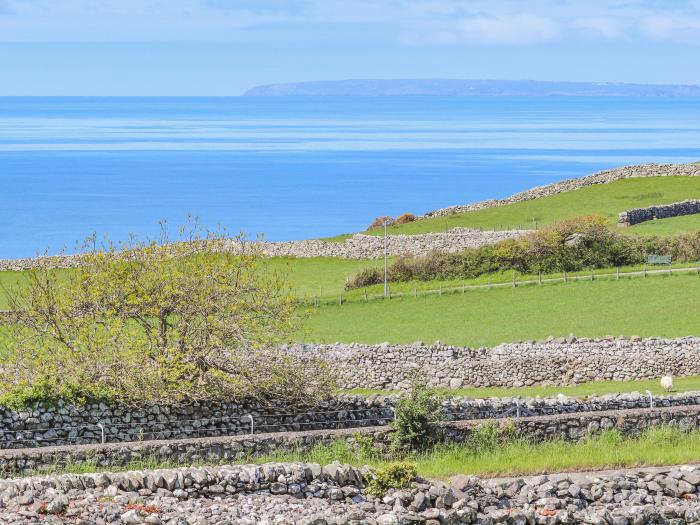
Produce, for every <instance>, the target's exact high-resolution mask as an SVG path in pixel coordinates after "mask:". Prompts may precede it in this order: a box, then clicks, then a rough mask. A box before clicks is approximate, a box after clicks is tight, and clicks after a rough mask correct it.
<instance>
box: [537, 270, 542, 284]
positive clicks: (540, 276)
mask: <svg viewBox="0 0 700 525" xmlns="http://www.w3.org/2000/svg"><path fill="white" fill-rule="evenodd" d="M537 280H538V281H539V283H540V286H542V272H539V273H538V274H537Z"/></svg>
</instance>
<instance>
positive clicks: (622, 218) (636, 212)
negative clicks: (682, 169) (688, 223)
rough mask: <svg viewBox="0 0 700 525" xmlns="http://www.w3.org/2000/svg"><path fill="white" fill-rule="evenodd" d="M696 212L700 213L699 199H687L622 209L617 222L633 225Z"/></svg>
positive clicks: (622, 224) (621, 224) (623, 224)
mask: <svg viewBox="0 0 700 525" xmlns="http://www.w3.org/2000/svg"><path fill="white" fill-rule="evenodd" d="M696 213H700V200H687V201H681V202H674V203H672V204H657V205H655V206H648V207H646V208H635V209H633V210H627V211H623V212H622V213H620V214H619V215H618V218H617V223H618V224H619V225H620V226H634V225H635V224H639V223H641V222H646V221H653V220H654V219H667V218H669V217H680V216H681V215H694V214H696Z"/></svg>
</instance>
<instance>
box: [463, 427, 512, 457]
mask: <svg viewBox="0 0 700 525" xmlns="http://www.w3.org/2000/svg"><path fill="white" fill-rule="evenodd" d="M517 440H518V434H517V430H516V428H515V425H514V424H513V423H512V421H509V422H506V423H502V422H497V421H487V422H485V423H483V424H482V425H480V426H479V427H477V428H475V429H474V430H473V431H472V432H471V433H470V434H469V437H468V438H467V440H466V443H465V445H466V447H467V448H468V449H470V450H471V451H473V452H474V453H475V454H484V453H487V452H494V451H496V450H498V449H499V448H501V447H504V446H507V445H510V444H512V443H514V442H516V441H517Z"/></svg>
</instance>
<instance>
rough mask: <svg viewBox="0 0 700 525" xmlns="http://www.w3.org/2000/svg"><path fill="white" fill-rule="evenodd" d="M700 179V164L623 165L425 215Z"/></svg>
mask: <svg viewBox="0 0 700 525" xmlns="http://www.w3.org/2000/svg"><path fill="white" fill-rule="evenodd" d="M673 176H685V177H698V176H700V162H692V163H688V164H639V165H635V166H623V167H621V168H615V169H611V170H603V171H599V172H598V173H594V174H593V175H588V176H586V177H581V178H579V179H567V180H563V181H561V182H555V183H554V184H547V185H546V186H539V187H537V188H532V189H529V190H527V191H523V192H520V193H516V194H515V195H511V196H510V197H507V198H505V199H491V200H487V201H483V202H475V203H473V204H465V205H457V206H449V207H447V208H441V209H439V210H434V211H431V212H428V213H426V214H425V217H443V216H445V215H452V214H454V213H462V212H466V211H475V210H483V209H485V208H494V207H496V206H503V205H505V204H512V203H514V202H523V201H529V200H532V199H538V198H540V197H547V196H550V195H556V194H557V193H563V192H566V191H572V190H577V189H580V188H585V187H586V186H593V185H595V184H607V183H609V182H614V181H616V180H620V179H630V178H637V177H673Z"/></svg>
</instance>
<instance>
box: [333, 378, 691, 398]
mask: <svg viewBox="0 0 700 525" xmlns="http://www.w3.org/2000/svg"><path fill="white" fill-rule="evenodd" d="M647 390H648V391H650V392H651V393H652V394H653V395H655V396H656V395H667V394H668V392H665V391H664V389H663V388H661V385H660V384H659V380H658V379H647V380H642V381H591V382H589V383H581V384H580V385H569V386H526V387H521V388H499V387H479V388H477V387H471V388H452V389H447V388H440V389H437V390H436V392H437V394H438V395H440V396H443V397H473V398H475V399H486V398H489V397H517V396H520V397H538V396H539V397H552V396H556V395H557V394H564V395H566V396H569V397H588V396H603V395H605V394H621V393H626V392H642V393H645V392H646V391H647ZM698 390H700V376H688V377H676V378H674V379H673V393H679V392H694V391H698ZM342 393H344V394H360V395H364V396H372V395H387V394H397V393H398V391H396V390H369V389H356V390H345V391H342Z"/></svg>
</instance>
